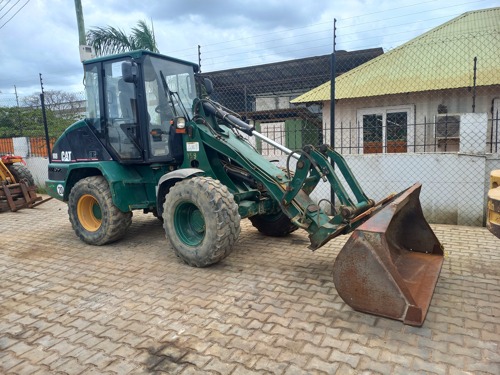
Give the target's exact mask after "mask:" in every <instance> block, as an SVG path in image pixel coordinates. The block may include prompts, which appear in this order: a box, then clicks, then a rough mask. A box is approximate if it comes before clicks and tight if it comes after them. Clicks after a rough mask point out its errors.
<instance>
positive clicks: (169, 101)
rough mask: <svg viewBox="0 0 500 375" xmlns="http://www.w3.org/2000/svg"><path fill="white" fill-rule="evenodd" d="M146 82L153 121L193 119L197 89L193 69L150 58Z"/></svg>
mask: <svg viewBox="0 0 500 375" xmlns="http://www.w3.org/2000/svg"><path fill="white" fill-rule="evenodd" d="M144 81H145V88H146V96H147V97H148V104H147V105H148V112H149V114H150V116H151V117H155V118H157V121H158V122H161V120H163V119H166V117H174V116H185V117H187V118H188V119H189V118H190V117H191V116H192V105H193V100H194V99H195V98H196V88H195V84H194V73H193V67H192V66H191V65H184V64H180V63H176V62H173V61H168V60H163V59H159V58H157V57H153V56H146V58H145V59H144ZM168 120H170V119H168Z"/></svg>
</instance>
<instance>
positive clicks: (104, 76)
mask: <svg viewBox="0 0 500 375" xmlns="http://www.w3.org/2000/svg"><path fill="white" fill-rule="evenodd" d="M84 70H85V91H86V96H87V119H86V122H87V124H88V125H89V126H90V128H91V129H92V131H93V132H94V134H95V135H96V136H97V137H98V138H99V140H100V141H101V143H102V144H103V145H105V147H106V149H107V151H108V152H109V153H110V154H111V155H112V157H113V159H115V160H117V161H120V162H122V163H152V162H180V161H181V160H182V144H181V139H180V137H181V134H179V130H178V129H177V127H176V126H175V125H176V124H177V122H179V121H183V120H184V121H189V119H190V118H191V117H192V105H193V101H194V99H196V97H197V94H196V86H195V79H194V73H195V72H197V71H198V66H197V65H196V64H192V63H189V62H186V61H182V60H177V59H173V58H170V57H167V56H163V55H160V54H156V53H152V52H149V51H133V52H129V53H123V54H120V55H115V56H113V57H112V58H109V57H108V58H106V57H102V58H97V59H93V60H88V61H86V62H85V63H84Z"/></svg>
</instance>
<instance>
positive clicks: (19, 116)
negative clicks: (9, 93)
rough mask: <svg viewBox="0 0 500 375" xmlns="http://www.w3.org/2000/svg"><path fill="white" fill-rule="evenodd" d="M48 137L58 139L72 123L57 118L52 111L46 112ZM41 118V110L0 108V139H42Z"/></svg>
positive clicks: (71, 121)
mask: <svg viewBox="0 0 500 375" xmlns="http://www.w3.org/2000/svg"><path fill="white" fill-rule="evenodd" d="M46 117H47V125H48V128H49V136H50V137H58V136H60V135H61V134H62V132H63V131H64V130H65V129H66V128H67V127H68V126H69V125H71V123H73V122H74V121H73V120H68V119H65V118H62V117H60V116H57V113H56V112H55V111H53V110H50V109H47V110H46ZM44 135H45V133H44V127H43V117H42V110H41V108H26V107H0V138H11V137H43V136H44Z"/></svg>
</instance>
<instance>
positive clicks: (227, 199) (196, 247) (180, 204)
mask: <svg viewBox="0 0 500 375" xmlns="http://www.w3.org/2000/svg"><path fill="white" fill-rule="evenodd" d="M163 227H164V229H165V235H166V237H167V238H168V240H169V241H170V243H171V244H172V247H173V248H174V251H175V253H176V254H177V256H178V257H179V258H181V259H182V260H183V261H184V262H185V263H187V264H189V265H190V266H194V267H206V266H209V265H211V264H214V263H217V262H219V261H220V260H222V259H224V258H225V257H226V256H228V255H229V254H230V253H231V251H232V249H233V245H234V244H235V243H236V241H237V240H238V236H239V234H240V215H239V213H238V205H237V204H236V203H235V201H234V198H233V195H232V194H231V193H230V192H229V191H228V189H227V187H226V186H224V185H222V184H221V183H220V181H218V180H214V179H212V178H210V177H193V178H190V179H187V180H182V181H179V182H177V183H176V184H175V185H174V186H173V187H172V188H171V189H170V191H169V192H168V194H167V196H166V197H165V203H164V205H163Z"/></svg>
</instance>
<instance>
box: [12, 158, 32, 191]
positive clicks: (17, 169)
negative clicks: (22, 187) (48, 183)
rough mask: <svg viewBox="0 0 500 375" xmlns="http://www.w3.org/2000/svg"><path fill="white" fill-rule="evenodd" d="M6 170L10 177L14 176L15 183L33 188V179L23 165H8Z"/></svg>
mask: <svg viewBox="0 0 500 375" xmlns="http://www.w3.org/2000/svg"><path fill="white" fill-rule="evenodd" d="M7 168H8V169H9V171H10V173H12V176H14V180H16V183H19V182H21V181H23V182H24V183H25V184H27V185H28V186H35V179H34V178H33V175H32V174H31V172H30V170H29V169H28V168H26V167H25V166H24V165H22V164H19V163H16V164H10V165H9V166H8V167H7Z"/></svg>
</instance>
